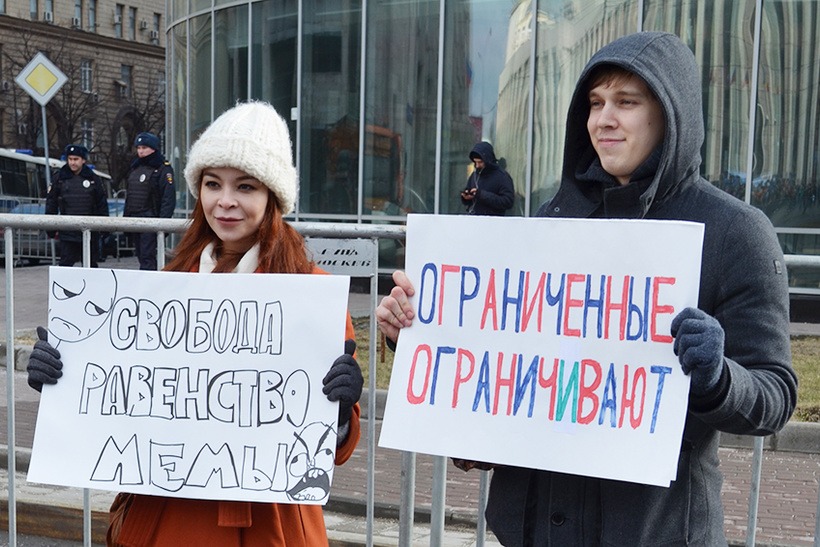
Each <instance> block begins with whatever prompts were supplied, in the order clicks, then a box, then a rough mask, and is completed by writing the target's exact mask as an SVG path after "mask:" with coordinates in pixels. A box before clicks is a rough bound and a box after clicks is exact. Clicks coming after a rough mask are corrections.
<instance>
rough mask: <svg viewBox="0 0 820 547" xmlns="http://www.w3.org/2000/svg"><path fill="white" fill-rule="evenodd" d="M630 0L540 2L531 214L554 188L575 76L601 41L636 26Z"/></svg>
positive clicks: (600, 45)
mask: <svg viewBox="0 0 820 547" xmlns="http://www.w3.org/2000/svg"><path fill="white" fill-rule="evenodd" d="M635 4H636V3H635V2H631V1H628V0H621V1H605V0H594V1H588V2H583V3H579V2H557V1H555V2H548V3H547V4H546V5H541V4H539V13H538V21H537V23H538V24H537V28H538V37H537V39H536V44H537V46H536V75H535V98H534V103H535V107H534V127H533V150H532V163H533V168H532V189H531V195H530V210H529V212H530V214H533V213H535V211H537V210H538V207H539V206H540V205H541V204H542V203H544V202H545V201H547V200H548V199H550V198H551V197H552V196H553V195H555V192H556V191H557V190H558V184H559V182H560V180H561V167H562V165H563V158H564V137H565V135H566V128H565V126H566V121H567V110H568V109H569V103H570V100H571V99H572V93H573V92H574V90H575V84H576V83H577V81H578V76H579V75H580V74H581V70H583V68H584V66H585V65H586V63H587V61H589V59H590V57H592V55H593V54H594V53H595V52H596V51H598V50H599V49H600V48H601V47H602V46H604V45H606V44H608V43H609V42H611V41H612V40H614V39H616V38H618V37H620V36H624V35H626V34H629V33H632V32H635V31H637V30H638V27H637V25H638V14H637V10H636V6H635Z"/></svg>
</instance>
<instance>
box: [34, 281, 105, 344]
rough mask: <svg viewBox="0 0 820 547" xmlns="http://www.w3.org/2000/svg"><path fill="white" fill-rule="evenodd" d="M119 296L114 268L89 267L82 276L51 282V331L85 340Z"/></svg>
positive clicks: (60, 336)
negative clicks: (99, 268) (97, 268)
mask: <svg viewBox="0 0 820 547" xmlns="http://www.w3.org/2000/svg"><path fill="white" fill-rule="evenodd" d="M116 296H117V277H116V276H115V275H114V272H113V271H111V270H87V271H86V272H85V275H84V276H83V277H82V278H73V279H72V280H70V281H67V280H65V278H63V280H61V282H60V283H58V282H56V281H52V283H51V297H50V298H49V300H48V302H49V310H48V316H49V320H48V331H49V333H51V335H53V336H54V338H55V339H57V340H60V341H65V342H78V341H80V340H85V339H86V338H88V337H89V336H91V335H92V334H94V333H95V332H97V331H98V330H99V329H100V327H102V325H103V323H105V320H106V319H108V315H109V312H110V311H111V308H112V306H113V305H114V301H115V299H116Z"/></svg>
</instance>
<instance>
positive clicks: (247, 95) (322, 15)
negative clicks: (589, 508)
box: [167, 0, 820, 294]
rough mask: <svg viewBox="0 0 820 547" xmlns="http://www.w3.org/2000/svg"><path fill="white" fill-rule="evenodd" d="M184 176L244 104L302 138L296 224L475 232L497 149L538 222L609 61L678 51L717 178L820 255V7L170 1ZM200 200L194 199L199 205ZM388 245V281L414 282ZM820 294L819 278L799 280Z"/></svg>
mask: <svg viewBox="0 0 820 547" xmlns="http://www.w3.org/2000/svg"><path fill="white" fill-rule="evenodd" d="M169 2H170V3H169V14H168V20H169V21H170V24H169V28H168V50H167V59H168V61H167V63H168V66H167V69H168V74H167V81H168V88H169V89H168V97H169V101H168V114H167V115H168V120H169V123H168V129H169V132H168V133H169V134H168V135H167V138H168V143H169V146H168V147H167V149H168V150H169V152H171V153H170V154H169V156H171V159H172V160H173V162H174V167H175V168H176V169H177V171H178V172H181V170H182V168H183V167H184V164H185V159H186V158H185V154H186V152H187V150H188V147H189V145H190V144H191V143H192V142H193V141H194V140H195V139H196V138H197V136H198V135H199V134H200V133H201V132H202V131H203V130H204V129H205V127H207V125H208V124H209V123H210V121H211V120H212V119H213V118H215V117H216V116H218V115H219V114H220V113H221V112H222V111H224V110H225V109H227V108H228V107H230V106H231V105H233V104H234V103H235V102H236V101H243V100H248V99H261V100H265V101H268V102H270V103H272V104H273V105H274V106H275V107H276V108H277V110H278V111H279V112H280V113H281V114H282V115H283V116H284V117H285V118H286V119H289V120H290V130H291V137H292V139H293V143H294V154H295V157H296V158H295V159H296V163H297V166H298V168H299V172H300V181H301V183H300V192H299V201H298V205H297V212H296V213H295V218H296V219H297V220H310V221H334V222H358V223H401V222H403V221H404V220H405V217H406V215H407V214H408V213H414V212H415V213H441V214H457V213H461V212H463V207H462V205H461V202H460V199H459V192H460V190H461V189H462V188H463V187H464V185H465V182H466V179H467V177H468V174H469V169H470V162H469V159H468V153H469V151H470V149H471V148H472V146H473V144H474V143H475V142H477V141H479V140H487V141H489V142H491V143H492V144H493V146H494V147H495V150H496V155H497V156H499V157H503V158H504V161H505V162H506V166H507V170H508V172H509V173H510V174H511V175H512V177H513V180H514V182H515V188H516V203H515V205H514V208H513V211H512V212H511V213H510V214H514V215H521V216H529V215H532V214H533V213H534V212H535V211H536V209H537V208H538V206H539V205H540V204H541V203H542V202H543V201H545V200H547V199H549V198H550V197H551V196H552V195H553V194H554V193H555V191H556V189H557V186H558V182H559V176H560V172H561V161H562V155H563V146H564V131H565V119H566V112H567V108H568V106H569V100H570V97H571V93H572V91H573V88H574V85H575V82H576V79H577V77H578V74H579V73H580V71H581V69H582V68H583V66H584V65H585V63H586V61H587V60H588V59H589V57H590V56H591V55H592V54H593V53H594V52H595V51H596V50H597V49H598V48H600V47H601V46H602V45H604V44H606V43H607V42H609V41H611V40H613V39H615V38H617V37H618V36H622V35H624V34H628V33H631V32H635V31H638V30H664V31H669V32H673V33H675V34H677V35H678V36H680V37H681V38H682V39H683V40H684V41H685V42H686V43H687V44H688V45H689V46H690V47H691V49H692V50H693V51H694V53H695V56H696V58H697V60H698V63H699V65H700V67H701V73H702V80H703V97H704V101H703V108H704V117H705V122H706V141H705V143H704V146H703V150H702V156H703V165H702V175H703V176H704V177H705V178H706V179H707V180H709V181H711V182H712V183H713V184H715V185H716V186H718V187H720V188H722V189H723V190H725V191H727V192H729V193H731V194H733V195H735V196H737V197H738V198H740V199H742V200H744V201H746V202H748V203H751V204H752V205H754V206H756V207H759V208H760V209H762V210H763V211H764V212H765V213H766V214H767V215H768V216H769V218H771V220H772V222H773V224H774V225H775V227H776V229H777V231H778V233H779V235H780V239H781V243H782V245H783V249H784V252H786V253H788V254H809V255H818V254H820V203H818V192H820V0H401V1H396V0H259V1H242V2H236V1H232V2H228V1H225V0H169ZM189 199H190V196H186V197H184V198H183V197H181V200H182V201H183V202H184V203H188V201H187V200H189ZM402 263H403V255H402V249H401V246H400V245H399V244H397V243H395V242H383V243H382V247H381V248H380V264H381V266H382V267H383V268H384V269H386V270H389V269H392V268H393V267H396V266H401V265H402ZM790 283H791V285H792V290H793V291H794V292H796V293H807V294H820V273H818V272H816V271H814V272H812V271H811V270H806V271H802V272H801V271H800V270H794V271H791V272H790Z"/></svg>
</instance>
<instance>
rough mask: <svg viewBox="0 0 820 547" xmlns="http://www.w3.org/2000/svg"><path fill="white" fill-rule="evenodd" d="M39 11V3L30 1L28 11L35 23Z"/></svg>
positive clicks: (35, 0)
mask: <svg viewBox="0 0 820 547" xmlns="http://www.w3.org/2000/svg"><path fill="white" fill-rule="evenodd" d="M38 9H39V3H38V2H37V0H29V3H28V11H29V12H30V13H29V15H31V18H32V19H33V20H35V21H36V20H37V10H38Z"/></svg>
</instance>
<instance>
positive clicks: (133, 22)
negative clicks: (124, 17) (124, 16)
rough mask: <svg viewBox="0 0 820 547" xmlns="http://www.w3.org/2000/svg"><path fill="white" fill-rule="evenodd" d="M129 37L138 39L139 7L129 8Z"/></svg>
mask: <svg viewBox="0 0 820 547" xmlns="http://www.w3.org/2000/svg"><path fill="white" fill-rule="evenodd" d="M128 39H129V40H136V39H137V8H128Z"/></svg>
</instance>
